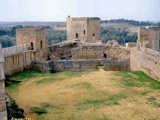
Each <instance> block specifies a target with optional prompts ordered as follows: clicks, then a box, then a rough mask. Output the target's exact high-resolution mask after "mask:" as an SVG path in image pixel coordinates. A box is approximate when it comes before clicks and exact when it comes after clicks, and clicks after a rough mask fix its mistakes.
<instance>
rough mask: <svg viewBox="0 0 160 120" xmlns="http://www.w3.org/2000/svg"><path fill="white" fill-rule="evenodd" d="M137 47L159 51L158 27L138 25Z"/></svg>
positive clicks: (159, 29) (159, 34)
mask: <svg viewBox="0 0 160 120" xmlns="http://www.w3.org/2000/svg"><path fill="white" fill-rule="evenodd" d="M138 37H139V39H138V47H141V46H145V47H146V48H150V49H153V50H156V51H160V27H140V29H139V36H138Z"/></svg>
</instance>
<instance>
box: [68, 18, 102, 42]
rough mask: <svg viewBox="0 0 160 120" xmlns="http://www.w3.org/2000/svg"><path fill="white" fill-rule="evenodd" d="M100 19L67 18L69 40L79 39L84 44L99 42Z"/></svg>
mask: <svg viewBox="0 0 160 120" xmlns="http://www.w3.org/2000/svg"><path fill="white" fill-rule="evenodd" d="M99 34H100V18H98V17H70V16H68V17H67V40H72V39H78V40H80V41H82V42H91V43H95V42H98V41H99Z"/></svg>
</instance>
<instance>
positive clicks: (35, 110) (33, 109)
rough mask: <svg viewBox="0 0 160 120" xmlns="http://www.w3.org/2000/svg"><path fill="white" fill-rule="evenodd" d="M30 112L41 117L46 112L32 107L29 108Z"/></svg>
mask: <svg viewBox="0 0 160 120" xmlns="http://www.w3.org/2000/svg"><path fill="white" fill-rule="evenodd" d="M30 110H31V111H32V112H34V113H37V114H39V115H41V114H43V113H47V111H46V110H45V109H44V108H40V107H32V108H30Z"/></svg>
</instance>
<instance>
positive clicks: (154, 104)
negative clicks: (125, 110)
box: [147, 96, 160, 107]
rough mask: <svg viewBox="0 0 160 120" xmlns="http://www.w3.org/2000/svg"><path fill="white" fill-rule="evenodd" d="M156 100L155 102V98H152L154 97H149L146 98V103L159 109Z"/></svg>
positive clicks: (159, 104)
mask: <svg viewBox="0 0 160 120" xmlns="http://www.w3.org/2000/svg"><path fill="white" fill-rule="evenodd" d="M156 100H157V98H156V97H154V96H151V97H149V98H147V101H148V102H149V103H150V104H152V105H153V106H155V107H160V103H158V102H157V101H156Z"/></svg>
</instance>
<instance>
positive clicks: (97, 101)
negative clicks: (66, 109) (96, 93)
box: [76, 94, 127, 110]
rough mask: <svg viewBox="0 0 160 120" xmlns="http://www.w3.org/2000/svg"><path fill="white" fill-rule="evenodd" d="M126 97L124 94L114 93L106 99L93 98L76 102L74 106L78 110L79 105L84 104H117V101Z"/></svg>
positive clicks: (79, 108)
mask: <svg viewBox="0 0 160 120" xmlns="http://www.w3.org/2000/svg"><path fill="white" fill-rule="evenodd" d="M125 98H127V96H126V95H124V94H116V95H110V96H108V97H107V98H106V99H95V100H85V101H84V102H83V103H78V104H76V106H77V107H78V108H77V109H78V110H81V109H82V108H81V107H84V106H85V107H86V106H94V107H97V106H106V105H107V106H110V105H119V102H120V101H121V100H122V99H125Z"/></svg>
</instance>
